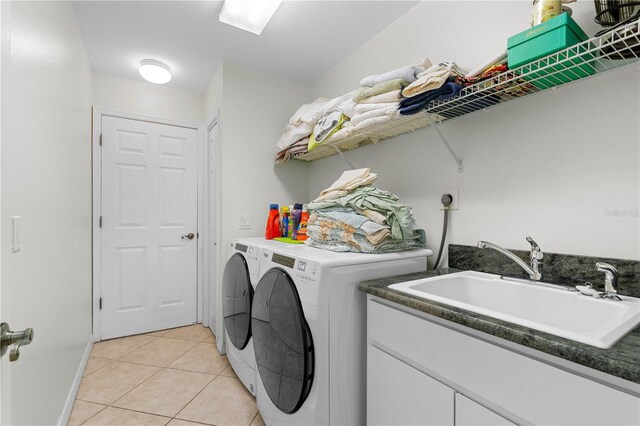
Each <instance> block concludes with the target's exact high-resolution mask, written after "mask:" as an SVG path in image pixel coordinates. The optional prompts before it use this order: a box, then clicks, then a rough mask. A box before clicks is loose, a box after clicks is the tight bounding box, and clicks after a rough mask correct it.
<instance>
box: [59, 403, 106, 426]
mask: <svg viewBox="0 0 640 426" xmlns="http://www.w3.org/2000/svg"><path fill="white" fill-rule="evenodd" d="M76 401H83V402H91V401H84V400H82V399H80V400H79V399H77V398H76ZM92 404H97V402H92ZM74 405H75V401H74ZM100 405H104V404H100ZM107 408H109V406H108V405H104V407H102V408H101V409H100V410H99V411H98V412H97V413H95V414H94V415H93V416H91V417H89V418H88V419H86V420H84V421H83V422H82V423H80V426H82V425H83V424H85V423H86V422H88V421H89V420H91V419H92V418H94V417H95V416H97V415H98V414H100V413H102V412H103V411H104V410H106V409H107ZM67 423H68V422H67Z"/></svg>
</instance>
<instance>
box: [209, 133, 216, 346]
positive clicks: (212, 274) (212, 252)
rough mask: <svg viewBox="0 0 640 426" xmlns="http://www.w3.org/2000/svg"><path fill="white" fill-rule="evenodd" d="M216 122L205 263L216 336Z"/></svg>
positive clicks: (211, 139) (211, 148)
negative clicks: (207, 245)
mask: <svg viewBox="0 0 640 426" xmlns="http://www.w3.org/2000/svg"><path fill="white" fill-rule="evenodd" d="M218 135H219V133H218V123H216V124H214V125H213V127H212V128H211V130H209V167H208V169H209V194H208V199H209V211H208V222H209V239H208V242H209V243H208V244H209V247H208V250H207V252H208V256H207V264H208V265H209V273H208V277H209V282H208V287H209V328H210V329H211V332H212V333H213V334H214V335H216V336H218V334H219V333H218V329H217V327H218V318H217V314H218V312H219V309H218V306H217V304H216V303H217V301H218V300H219V299H218V293H217V292H218V286H217V284H216V283H217V282H218V268H217V265H218V264H217V262H218V246H217V241H218Z"/></svg>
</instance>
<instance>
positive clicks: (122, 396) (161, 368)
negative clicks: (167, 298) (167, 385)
mask: <svg viewBox="0 0 640 426" xmlns="http://www.w3.org/2000/svg"><path fill="white" fill-rule="evenodd" d="M168 332H169V331H167V333H168ZM165 334H166V333H165ZM143 335H145V334H143ZM211 335H212V336H213V334H211ZM126 337H130V336H126ZM149 337H153V338H152V339H151V340H149V341H148V342H146V343H144V344H142V345H140V346H138V347H137V348H134V349H132V350H130V351H128V352H126V353H125V354H123V355H122V356H120V357H119V358H117V359H110V358H102V357H94V358H100V359H106V360H109V361H112V362H111V364H112V363H113V362H125V363H130V364H135V365H144V366H147V367H156V368H158V371H156V372H155V373H153V374H152V375H151V376H149V377H148V378H146V379H145V380H143V381H142V382H140V383H139V384H138V385H136V386H134V387H133V388H132V389H130V390H129V391H127V392H126V393H124V394H123V395H121V396H120V397H118V398H116V400H115V401H113V402H111V403H110V404H103V403H100V402H95V401H87V400H83V399H80V398H76V401H83V402H88V403H92V404H99V405H103V406H104V408H102V409H101V410H100V411H98V412H97V413H95V414H94V415H93V416H91V417H89V418H88V419H86V420H85V421H84V422H82V424H85V423H86V422H87V421H89V420H90V419H92V418H93V417H95V416H96V415H98V414H99V413H101V412H102V411H104V410H105V409H107V408H114V409H119V410H125V411H133V412H138V413H143V414H148V415H153V416H159V417H164V418H168V419H169V421H168V422H167V423H165V425H166V424H168V423H169V422H171V421H172V420H173V419H177V420H182V419H179V418H177V417H175V416H177V415H178V414H180V412H181V411H182V410H184V408H185V407H186V406H187V405H189V404H190V403H191V402H192V401H193V400H194V399H195V398H196V397H197V396H198V395H200V393H202V391H203V390H204V389H205V388H206V387H207V386H209V385H210V384H211V382H213V381H214V380H215V379H216V378H217V377H218V376H221V373H222V372H223V371H224V370H225V369H226V368H227V367H228V366H229V364H228V361H227V366H225V367H224V368H222V370H220V373H218V374H215V375H214V374H210V373H202V372H199V371H191V370H182V369H179V368H172V367H169V365H170V364H171V363H173V362H175V361H176V360H178V359H179V358H181V357H183V356H184V355H186V354H188V353H189V352H191V351H193V350H194V349H195V348H196V347H197V346H198V345H199V344H200V343H205V340H207V339H209V337H210V336H207V337H205V338H203V339H201V340H192V339H181V338H172V337H166V338H167V339H172V340H182V341H190V342H196V345H195V346H193V347H192V348H191V349H189V350H187V351H186V352H185V353H183V354H181V355H179V356H178V357H176V358H175V359H174V360H172V361H170V362H169V364H167V365H166V366H163V367H160V366H156V365H149V364H142V363H136V362H130V361H125V360H122V358H124V357H125V356H127V355H128V354H130V353H132V352H134V351H136V350H138V349H140V348H142V347H144V346H146V345H148V344H149V343H151V342H153V341H155V340H157V339H158V338H161V337H164V335H163V336H149ZM213 337H214V341H213V342H206V343H208V344H213V345H214V347H215V336H213ZM216 352H217V348H216ZM218 355H219V356H221V357H222V356H225V355H222V354H220V353H219V352H218ZM90 357H91V355H90ZM111 364H107V365H105V366H103V367H100V368H99V369H97V370H95V371H93V372H91V373H89V374H87V375H86V376H83V377H82V380H84V378H85V377H88V376H90V375H91V374H93V373H95V372H97V371H99V370H101V369H103V368H105V367H107V366H109V365H111ZM163 369H169V370H176V371H187V372H193V373H199V374H208V375H212V376H213V377H212V378H211V380H209V381H208V382H207V383H206V384H205V385H204V386H203V388H202V389H201V390H200V391H199V392H198V393H197V394H196V395H195V396H194V397H193V398H191V399H190V400H189V401H188V402H187V403H186V404H185V405H184V406H183V407H182V408H180V409H179V410H178V412H177V413H176V414H175V416H172V417H167V416H165V415H161V414H155V413H147V412H145V411H138V410H132V409H128V408H122V407H117V406H114V405H113V404H115V403H116V402H118V401H119V400H120V399H122V398H124V397H125V396H126V395H128V394H129V393H131V392H132V391H133V390H135V389H137V388H138V387H140V386H141V385H142V384H144V383H146V382H147V381H149V380H150V379H151V378H152V377H154V376H155V375H157V374H158V373H160V372H161V371H162V370H163ZM224 377H226V376H224ZM258 412H259V411H258ZM254 419H255V416H254ZM252 422H253V420H252Z"/></svg>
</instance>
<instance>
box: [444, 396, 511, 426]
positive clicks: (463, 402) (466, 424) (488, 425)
mask: <svg viewBox="0 0 640 426" xmlns="http://www.w3.org/2000/svg"><path fill="white" fill-rule="evenodd" d="M455 411H456V426H503V425H504V426H509V425H514V424H515V423H511V422H510V421H509V420H507V419H505V418H504V417H501V416H499V415H497V414H496V413H494V412H493V411H491V410H489V409H487V408H485V407H483V406H482V405H480V404H478V403H477V402H474V401H472V400H470V399H469V398H467V397H465V396H464V395H461V394H459V393H456V410H455Z"/></svg>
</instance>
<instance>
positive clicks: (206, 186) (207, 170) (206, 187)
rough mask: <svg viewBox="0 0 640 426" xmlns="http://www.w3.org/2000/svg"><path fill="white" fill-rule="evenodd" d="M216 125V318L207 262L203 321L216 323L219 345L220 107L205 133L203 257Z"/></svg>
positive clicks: (208, 243)
mask: <svg viewBox="0 0 640 426" xmlns="http://www.w3.org/2000/svg"><path fill="white" fill-rule="evenodd" d="M214 126H218V143H217V145H216V169H217V179H216V183H217V188H216V223H215V227H216V241H215V243H216V248H217V250H216V260H215V271H216V276H215V277H213V280H214V281H213V282H214V291H215V304H216V306H215V307H214V315H215V316H216V318H215V319H214V318H210V317H209V312H210V311H211V306H209V301H210V300H211V290H212V288H211V280H212V277H211V268H210V267H209V265H208V264H207V266H206V267H205V278H204V283H205V300H206V304H205V309H206V312H205V318H206V322H203V323H204V324H205V325H207V326H209V328H210V327H211V324H212V323H213V324H215V325H216V327H215V328H216V330H215V333H214V334H215V336H216V341H217V342H220V343H218V347H219V345H220V344H221V343H223V342H224V337H223V336H224V333H223V329H222V315H221V311H222V304H221V303H220V300H221V296H222V292H221V289H220V285H218V284H219V283H218V276H219V275H220V266H221V262H220V250H222V249H223V248H222V247H223V246H222V244H221V234H222V231H221V230H222V218H221V215H220V208H221V207H220V206H221V202H220V201H221V199H222V194H221V188H222V185H221V183H220V179H221V176H222V173H220V167H221V162H220V152H221V146H220V145H221V144H220V140H221V138H222V136H221V133H222V132H221V127H220V109H217V110H216V113H215V115H214V116H213V118H212V119H211V120H209V122H208V124H207V127H206V132H205V135H204V141H205V142H204V145H205V153H204V155H203V157H204V159H205V161H204V170H205V173H204V174H205V176H206V177H205V178H204V180H203V187H204V194H205V197H204V198H203V200H204V205H205V206H206V208H205V220H204V221H203V224H204V225H205V227H204V229H205V230H206V236H205V238H204V239H203V240H204V241H203V243H204V244H203V245H204V247H206V250H203V257H204V256H205V255H207V253H208V250H209V248H210V245H211V243H212V241H209V231H210V229H211V223H210V222H209V215H208V214H207V213H208V212H209V209H208V207H209V206H210V205H211V200H210V199H209V194H210V193H211V192H210V190H211V188H210V187H209V173H210V168H209V166H210V164H209V158H210V155H211V153H210V152H209V147H210V143H209V133H210V132H211V130H212V129H213V128H214Z"/></svg>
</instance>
